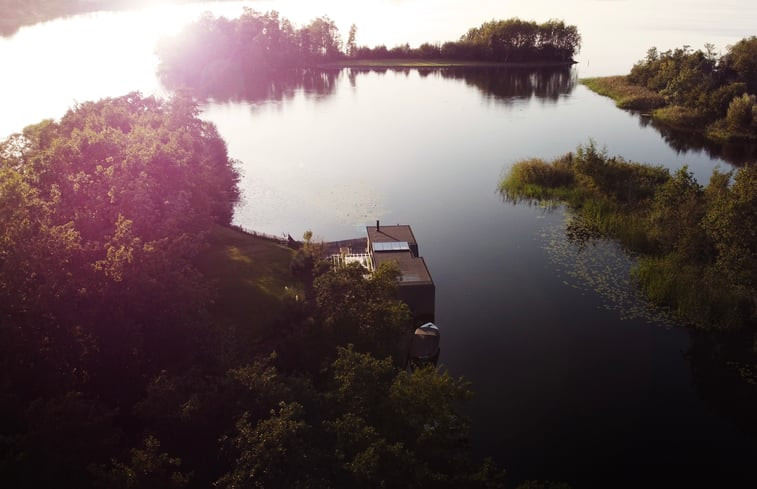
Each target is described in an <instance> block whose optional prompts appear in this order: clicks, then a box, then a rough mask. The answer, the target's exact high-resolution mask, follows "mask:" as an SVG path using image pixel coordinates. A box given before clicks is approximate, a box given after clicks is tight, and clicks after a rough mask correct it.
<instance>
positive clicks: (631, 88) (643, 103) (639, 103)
mask: <svg viewBox="0 0 757 489" xmlns="http://www.w3.org/2000/svg"><path fill="white" fill-rule="evenodd" d="M581 83H583V84H584V85H586V86H587V87H588V88H589V89H590V90H592V91H594V92H596V93H598V94H600V95H604V96H605V97H610V98H611V99H613V100H615V105H617V106H618V107H619V108H621V109H629V110H644V111H647V110H653V109H657V108H660V107H664V106H665V105H666V102H665V97H663V96H662V95H660V94H658V93H657V92H654V91H652V90H649V89H648V88H645V87H641V86H639V85H634V84H632V83H630V82H629V81H628V78H627V77H625V76H608V77H602V78H584V79H583V80H581Z"/></svg>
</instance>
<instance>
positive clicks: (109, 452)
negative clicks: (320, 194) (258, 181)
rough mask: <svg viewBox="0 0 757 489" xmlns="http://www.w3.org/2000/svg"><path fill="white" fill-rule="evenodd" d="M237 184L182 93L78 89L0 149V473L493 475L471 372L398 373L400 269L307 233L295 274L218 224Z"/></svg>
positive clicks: (71, 482)
mask: <svg viewBox="0 0 757 489" xmlns="http://www.w3.org/2000/svg"><path fill="white" fill-rule="evenodd" d="M237 178H238V177H237V174H236V171H235V170H234V166H233V162H232V161H231V160H229V158H228V156H227V154H226V148H225V144H224V143H223V141H222V140H221V139H220V138H219V137H218V134H217V132H216V131H215V129H214V127H213V126H212V125H210V124H209V123H206V122H203V121H201V120H199V119H198V118H197V109H196V107H195V105H194V104H192V103H190V102H189V101H187V100H185V99H181V98H177V99H174V100H172V101H161V100H156V99H153V98H145V97H141V96H140V95H139V94H129V95H127V96H124V97H120V98H115V99H107V100H102V101H100V102H95V103H85V104H82V105H79V106H77V107H76V108H74V109H72V110H71V111H69V113H67V114H66V115H65V116H64V117H63V119H62V120H61V121H60V122H59V123H55V122H51V121H46V122H43V123H40V124H38V125H36V126H31V127H28V128H27V129H26V130H25V131H24V133H23V134H20V135H15V136H12V137H11V138H9V139H8V140H6V141H4V142H2V143H0V387H1V389H0V480H2V481H3V483H4V484H6V485H9V486H12V487H18V488H27V487H28V488H36V487H53V486H55V487H76V488H89V487H92V488H94V487H109V488H110V487H115V488H153V487H168V488H171V487H173V488H184V487H197V488H200V487H209V486H211V485H213V484H215V485H217V486H218V487H230V488H231V487H310V488H313V487H335V486H336V487H355V486H361V487H380V486H381V485H384V486H387V485H388V486H391V487H445V486H446V487H460V486H462V487H490V486H492V485H494V484H497V483H498V481H500V480H501V477H500V474H499V472H498V471H497V470H496V468H494V467H493V466H492V465H491V464H485V465H483V466H481V467H479V466H477V465H476V464H474V463H473V462H472V461H471V459H470V456H469V453H468V450H467V443H466V440H467V438H466V437H467V423H466V422H465V421H464V420H463V418H462V417H461V416H460V415H459V413H458V412H457V403H458V401H461V400H464V399H466V398H467V397H469V391H468V388H467V386H466V385H465V384H464V383H463V382H462V381H460V380H454V379H452V378H451V377H449V375H447V374H445V373H442V372H440V371H437V370H427V371H417V372H415V373H414V374H412V375H409V374H407V373H405V372H401V371H400V370H399V369H398V367H397V366H398V365H399V364H400V363H401V360H404V353H405V352H406V349H404V348H406V346H407V345H406V340H407V337H408V335H409V334H410V332H411V331H412V328H411V324H410V322H409V317H410V315H409V311H408V308H407V306H406V305H405V304H404V303H402V302H400V301H398V300H397V298H396V294H397V280H398V272H397V270H396V269H392V268H380V269H379V270H378V271H376V272H375V273H373V274H372V275H371V276H370V277H365V276H364V273H365V271H364V270H362V269H358V268H345V269H341V270H331V269H330V268H329V267H326V268H324V267H322V266H321V264H322V263H323V261H322V260H320V259H319V256H320V251H319V250H320V247H319V246H318V245H317V244H314V243H312V242H311V238H312V235H309V236H307V237H306V240H305V241H306V242H305V244H304V245H303V246H302V248H301V251H302V253H303V256H304V258H303V260H302V261H303V263H304V265H305V266H303V267H299V268H298V267H294V268H295V270H294V271H296V272H298V274H299V275H300V280H298V279H295V278H294V277H293V276H291V275H290V271H289V268H288V264H289V262H290V259H291V257H292V256H293V254H292V252H291V250H290V249H288V248H285V247H283V246H281V245H279V244H278V243H273V242H270V241H266V240H262V239H259V238H254V237H251V236H249V235H246V234H243V233H240V232H237V231H234V230H231V229H229V228H228V227H224V226H220V225H227V224H228V223H229V220H230V218H231V212H232V209H233V205H234V202H235V200H236V198H237V195H238V189H237ZM307 259H310V260H311V261H312V263H310V264H308V263H306V262H307ZM313 275H317V279H315V280H314V279H313ZM300 281H305V282H308V283H306V284H304V286H303V284H301V283H300ZM313 281H314V282H315V283H314V284H313ZM232 289H234V290H232ZM303 291H304V293H303ZM220 294H223V297H221V296H220ZM348 342H353V343H354V344H355V345H356V346H355V347H354V349H353V347H349V348H343V346H345V345H346V344H347V343H348ZM273 350H277V351H278V353H276V354H270V352H271V351H273ZM358 351H360V353H359V352H358ZM373 355H377V356H380V357H381V358H384V357H386V359H385V360H376V358H375V357H374V356H373ZM426 416H430V417H431V418H433V419H426Z"/></svg>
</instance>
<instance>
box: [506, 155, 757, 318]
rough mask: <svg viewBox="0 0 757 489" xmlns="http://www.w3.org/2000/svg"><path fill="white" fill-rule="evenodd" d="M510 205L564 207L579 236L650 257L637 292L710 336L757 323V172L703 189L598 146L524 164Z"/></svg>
mask: <svg viewBox="0 0 757 489" xmlns="http://www.w3.org/2000/svg"><path fill="white" fill-rule="evenodd" d="M499 189H500V191H501V193H502V195H503V196H504V197H505V199H506V200H508V201H513V202H517V201H521V200H532V201H534V200H536V201H542V200H545V199H547V200H557V201H559V202H564V203H566V204H567V205H568V206H569V208H570V209H571V210H572V211H573V213H574V215H575V217H576V219H575V220H574V221H573V223H572V224H571V226H570V227H569V230H568V231H569V234H571V235H573V236H578V237H581V236H585V237H593V236H604V237H609V238H612V239H616V240H618V241H619V242H620V243H621V244H622V245H623V246H624V247H625V248H626V249H628V250H631V251H633V252H636V253H638V254H640V255H641V261H640V264H639V267H638V269H637V270H636V272H635V276H636V278H637V281H638V284H639V285H640V287H641V288H642V289H643V290H644V292H645V293H646V294H647V296H648V297H649V298H650V299H651V300H652V301H654V302H656V303H659V304H661V305H665V306H668V307H670V308H671V309H672V310H673V311H674V312H676V313H678V315H679V316H680V317H681V318H682V319H684V320H685V321H687V322H689V323H691V324H694V325H696V326H698V327H700V328H702V329H740V328H743V327H745V326H746V327H750V328H754V327H755V323H757V289H755V283H757V240H755V237H754V232H753V230H754V229H755V228H757V213H755V209H756V208H757V167H754V166H747V167H745V168H742V169H740V170H738V171H737V172H736V174H735V175H734V176H733V180H732V181H731V175H730V174H723V173H717V172H716V173H715V174H714V175H713V178H712V180H711V182H710V184H709V185H708V186H706V187H702V186H700V185H699V184H698V183H697V182H696V180H694V178H693V177H692V176H691V174H690V173H689V172H688V171H687V170H686V168H683V169H682V170H679V171H677V172H676V173H675V174H673V175H671V174H670V172H669V171H668V170H667V169H664V168H662V167H653V166H649V165H642V164H639V163H633V162H628V161H625V160H623V159H622V158H619V157H612V158H611V157H608V156H607V154H606V153H605V152H603V151H599V150H597V148H596V147H595V146H594V144H593V143H590V144H589V145H587V146H585V147H579V148H578V150H577V151H576V153H575V154H568V155H566V156H563V157H561V158H557V159H556V160H554V161H552V162H545V161H542V160H539V159H529V160H524V161H520V162H517V163H515V164H514V165H513V166H512V167H511V169H510V171H509V173H508V174H507V175H505V177H504V178H503V179H502V181H501V182H500V186H499Z"/></svg>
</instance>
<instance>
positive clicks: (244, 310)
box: [198, 226, 303, 341]
mask: <svg viewBox="0 0 757 489" xmlns="http://www.w3.org/2000/svg"><path fill="white" fill-rule="evenodd" d="M209 242H210V246H209V247H208V248H207V249H206V250H205V251H204V252H203V253H202V254H201V256H200V259H199V263H198V268H199V269H200V271H201V272H202V273H203V274H204V275H205V276H206V277H207V278H208V279H209V280H210V281H211V284H210V285H211V286H212V287H213V288H214V290H215V291H216V298H215V301H214V304H213V305H212V307H211V311H210V312H211V314H212V315H213V316H215V317H216V318H217V319H218V320H219V323H221V324H224V325H227V326H231V327H236V326H238V325H247V326H248V328H245V330H244V331H241V332H240V334H244V335H245V336H246V337H248V338H250V339H252V340H253V341H260V340H261V339H263V338H264V337H266V336H267V335H268V333H270V332H271V328H272V327H273V326H274V321H275V320H276V319H277V318H279V317H282V316H284V314H282V313H283V312H284V310H285V308H286V307H288V306H287V304H290V303H291V300H296V299H297V298H298V297H299V298H301V297H302V290H303V286H302V284H301V283H299V281H297V280H296V279H295V278H294V277H293V276H292V274H291V273H290V271H289V264H290V262H291V260H292V256H293V252H292V250H291V249H289V248H287V247H286V246H282V245H280V244H278V243H276V242H274V241H271V240H268V239H265V238H261V237H258V236H252V235H249V234H246V233H243V232H241V231H237V230H235V229H231V228H227V227H222V226H217V227H215V228H214V229H213V231H212V233H211V235H210V239H209Z"/></svg>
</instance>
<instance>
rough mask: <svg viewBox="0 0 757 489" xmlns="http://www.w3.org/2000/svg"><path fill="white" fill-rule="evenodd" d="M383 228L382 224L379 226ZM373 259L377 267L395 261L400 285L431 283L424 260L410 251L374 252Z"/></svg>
mask: <svg viewBox="0 0 757 489" xmlns="http://www.w3.org/2000/svg"><path fill="white" fill-rule="evenodd" d="M381 228H382V229H383V228H384V226H381ZM373 261H374V262H375V263H376V266H377V267H378V266H379V265H381V264H382V263H387V262H396V263H397V264H398V265H399V269H400V271H401V272H402V277H400V286H403V285H427V284H430V285H433V283H434V282H433V280H431V274H430V273H429V271H428V267H427V266H426V262H425V260H424V259H423V258H419V257H416V256H413V254H412V253H411V252H410V251H385V252H382V253H375V254H374V255H373Z"/></svg>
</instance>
